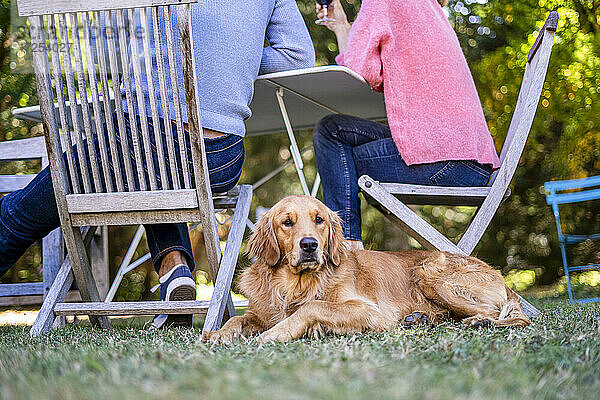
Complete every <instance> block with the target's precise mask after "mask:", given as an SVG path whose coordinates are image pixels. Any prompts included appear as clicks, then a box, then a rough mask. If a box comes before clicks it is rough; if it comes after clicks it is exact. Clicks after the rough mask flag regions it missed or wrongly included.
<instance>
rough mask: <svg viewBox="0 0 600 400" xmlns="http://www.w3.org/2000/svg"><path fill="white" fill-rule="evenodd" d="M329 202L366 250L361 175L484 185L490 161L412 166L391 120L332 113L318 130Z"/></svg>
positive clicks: (319, 163) (412, 181) (317, 151)
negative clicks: (401, 149) (404, 156)
mask: <svg viewBox="0 0 600 400" xmlns="http://www.w3.org/2000/svg"><path fill="white" fill-rule="evenodd" d="M313 144H314V148H315V158H316V161H317V168H318V171H319V174H320V175H321V182H322V185H323V197H324V202H325V204H326V205H327V206H328V207H329V208H331V209H332V210H333V211H336V212H337V213H338V214H339V215H340V217H341V218H342V221H343V224H342V226H343V229H344V237H345V238H346V239H348V240H349V241H350V243H351V247H352V248H353V249H361V248H362V247H363V246H362V233H361V216H360V198H359V197H358V192H359V187H358V178H359V177H360V176H362V175H369V176H370V177H371V178H373V179H375V180H377V181H381V182H401V183H409V184H415V185H436V186H485V184H486V183H487V182H488V180H489V178H490V173H491V165H490V164H479V163H478V162H476V161H471V160H456V161H453V160H450V161H439V162H434V163H424V164H416V165H410V166H409V165H407V164H406V162H404V160H403V159H402V156H401V155H400V153H399V151H398V148H397V147H396V144H395V143H394V139H393V138H392V134H391V132H390V128H389V127H388V126H387V125H384V124H381V123H378V122H373V121H369V120H366V119H363V118H358V117H353V116H350V115H339V114H338V115H329V116H326V117H325V118H323V119H322V120H321V121H319V123H318V124H317V126H316V128H315V130H314V134H313Z"/></svg>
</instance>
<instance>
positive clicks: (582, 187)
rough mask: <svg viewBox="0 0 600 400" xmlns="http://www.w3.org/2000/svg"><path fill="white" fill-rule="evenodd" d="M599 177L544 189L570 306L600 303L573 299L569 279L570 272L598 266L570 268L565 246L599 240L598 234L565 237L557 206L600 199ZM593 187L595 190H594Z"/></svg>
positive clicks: (572, 181)
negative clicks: (552, 218) (552, 217)
mask: <svg viewBox="0 0 600 400" xmlns="http://www.w3.org/2000/svg"><path fill="white" fill-rule="evenodd" d="M598 186H600V175H599V176H591V177H589V178H584V179H571V180H567V181H552V182H546V183H545V184H544V188H545V189H546V202H547V203H548V205H550V206H552V211H553V212H554V218H555V219H556V229H557V230H558V243H559V244H560V253H561V255H562V262H563V267H564V269H565V276H566V278H567V291H568V292H569V301H570V302H571V304H575V303H593V302H596V301H600V297H588V298H581V299H576V298H574V297H573V291H572V289H571V277H570V276H569V275H570V273H572V272H581V271H590V270H597V269H600V264H588V265H580V266H575V267H570V266H569V264H568V263H567V251H566V248H565V246H566V245H571V244H577V243H581V242H585V241H586V240H598V239H600V233H595V234H592V235H571V234H569V235H566V234H564V233H563V232H562V228H561V226H560V214H559V212H558V206H559V204H571V203H578V202H581V201H590V200H598V199H600V188H598ZM594 187H595V188H594ZM571 190H578V191H577V192H569V193H561V192H565V191H571Z"/></svg>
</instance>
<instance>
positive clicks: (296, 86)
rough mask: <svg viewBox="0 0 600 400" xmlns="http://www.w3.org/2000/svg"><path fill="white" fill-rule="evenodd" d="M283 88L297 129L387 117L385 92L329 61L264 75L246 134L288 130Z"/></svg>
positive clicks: (36, 113) (29, 110)
mask: <svg viewBox="0 0 600 400" xmlns="http://www.w3.org/2000/svg"><path fill="white" fill-rule="evenodd" d="M279 88H283V89H284V101H285V105H286V108H287V112H288V115H289V116H290V120H291V124H292V126H293V128H294V129H310V128H313V127H314V126H315V124H316V123H317V122H318V121H319V120H320V119H321V118H322V117H324V116H325V115H327V114H331V113H334V112H337V113H342V114H349V115H354V116H357V117H362V118H366V119H370V120H376V121H380V120H385V118H386V113H385V105H384V102H383V95H382V94H381V93H377V92H374V91H372V90H371V88H370V87H369V85H368V84H367V83H366V82H365V80H364V79H363V78H362V77H361V76H359V75H358V74H356V73H355V72H353V71H351V70H350V69H348V68H346V67H341V66H337V65H328V66H324V67H315V68H307V69H299V70H292V71H285V72H278V73H274V74H268V75H261V76H259V77H258V79H257V80H256V83H255V92H254V99H253V100H252V103H251V104H250V108H251V109H252V117H250V118H249V119H248V120H247V121H246V128H247V135H248V136H252V135H263V134H268V133H277V132H283V131H285V125H284V122H283V118H282V117H281V113H280V111H279V106H278V104H277V99H276V97H275V92H276V91H277V89H279ZM13 114H14V115H15V116H16V117H17V118H21V119H27V120H33V121H40V120H41V116H40V107H39V106H30V107H23V108H18V109H15V110H13Z"/></svg>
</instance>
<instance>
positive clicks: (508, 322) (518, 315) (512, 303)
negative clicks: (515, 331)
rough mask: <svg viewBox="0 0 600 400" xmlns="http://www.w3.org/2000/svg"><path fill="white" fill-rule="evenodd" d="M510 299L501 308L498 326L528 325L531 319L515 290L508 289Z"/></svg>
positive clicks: (496, 323) (496, 322) (497, 321)
mask: <svg viewBox="0 0 600 400" xmlns="http://www.w3.org/2000/svg"><path fill="white" fill-rule="evenodd" d="M506 294H507V297H508V301H507V302H506V303H504V305H503V306H502V308H501V309H500V315H499V316H498V319H497V320H496V321H495V325H496V326H527V325H529V324H531V321H530V320H529V318H527V316H526V315H525V314H524V313H523V311H522V310H521V303H520V302H519V299H518V297H517V296H516V295H515V294H514V292H512V291H510V290H507V291H506Z"/></svg>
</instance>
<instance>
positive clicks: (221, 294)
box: [202, 185, 252, 331]
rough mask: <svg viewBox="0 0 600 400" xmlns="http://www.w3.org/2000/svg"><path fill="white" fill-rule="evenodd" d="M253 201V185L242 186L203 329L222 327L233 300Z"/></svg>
mask: <svg viewBox="0 0 600 400" xmlns="http://www.w3.org/2000/svg"><path fill="white" fill-rule="evenodd" d="M251 201H252V186H249V185H242V186H240V194H239V195H238V201H237V204H236V207H235V211H234V213H233V218H232V222H231V229H230V231H229V236H228V237H227V244H226V245H225V251H224V254H223V257H222V258H221V265H220V266H219V272H218V273H217V278H216V279H215V290H214V292H213V295H212V297H211V299H210V305H209V307H208V312H207V314H206V319H205V320H204V327H203V328H202V330H203V331H215V330H217V329H219V328H220V327H221V323H222V322H223V317H224V314H225V309H226V307H227V303H228V302H231V295H230V292H231V281H232V279H233V274H234V272H235V267H236V264H237V259H238V256H239V251H240V247H241V244H242V239H243V238H244V231H245V229H246V219H247V218H248V214H249V213H250V203H251ZM232 305H233V304H232ZM227 314H229V315H228V316H225V317H226V318H225V319H227V318H228V317H233V316H234V315H235V309H234V311H233V312H231V311H230V312H228V313H227Z"/></svg>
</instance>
